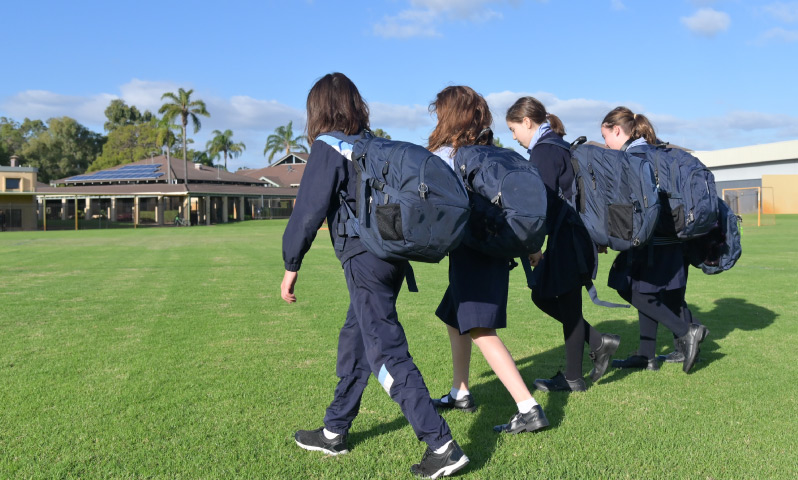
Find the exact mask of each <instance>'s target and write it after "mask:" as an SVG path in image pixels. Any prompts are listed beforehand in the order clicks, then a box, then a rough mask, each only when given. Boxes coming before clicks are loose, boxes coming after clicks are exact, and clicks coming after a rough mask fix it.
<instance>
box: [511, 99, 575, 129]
mask: <svg viewBox="0 0 798 480" xmlns="http://www.w3.org/2000/svg"><path fill="white" fill-rule="evenodd" d="M524 118H529V119H530V120H532V121H533V122H534V123H536V124H538V125H543V124H544V123H546V122H549V124H551V129H552V131H553V132H554V133H556V134H557V135H559V136H561V137H564V136H565V125H563V123H562V120H560V117H558V116H557V115H554V114H553V113H547V112H546V107H544V106H543V104H542V103H540V101H539V100H538V99H536V98H535V97H521V98H519V99H518V100H516V101H515V103H514V104H513V105H512V106H511V107H510V108H509V109H507V115H506V116H505V119H506V120H507V121H508V122H513V123H522V122H523V121H524Z"/></svg>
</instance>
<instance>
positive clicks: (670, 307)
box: [601, 107, 709, 373]
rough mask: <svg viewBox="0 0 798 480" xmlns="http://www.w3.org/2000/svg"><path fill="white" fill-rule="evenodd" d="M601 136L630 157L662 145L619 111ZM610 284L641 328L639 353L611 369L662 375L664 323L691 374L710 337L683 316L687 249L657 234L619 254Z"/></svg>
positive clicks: (640, 121)
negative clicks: (659, 350) (660, 332)
mask: <svg viewBox="0 0 798 480" xmlns="http://www.w3.org/2000/svg"><path fill="white" fill-rule="evenodd" d="M601 136H602V137H604V141H605V142H606V144H607V146H608V147H609V148H612V149H613V150H625V151H627V152H629V153H631V154H635V153H638V154H642V152H643V151H644V150H645V149H646V148H648V146H649V145H653V144H657V143H659V142H658V141H657V136H656V133H655V132H654V126H653V125H652V124H651V122H649V120H648V118H646V117H645V116H644V115H640V114H636V113H634V112H632V111H631V110H629V109H628V108H626V107H617V108H615V109H613V110H612V111H611V112H610V113H608V114H607V115H606V116H605V117H604V120H603V121H602V122H601ZM660 195H661V197H660V201H664V202H667V201H668V200H667V198H663V197H664V194H660ZM663 211H664V210H663ZM665 213H666V214H668V215H670V213H669V212H665ZM660 222H662V218H661V219H660ZM607 283H608V285H609V286H610V287H612V288H614V289H616V290H617V291H618V293H619V294H620V295H621V297H623V298H624V299H625V300H626V301H627V302H629V303H631V304H632V305H633V306H634V307H635V308H636V309H637V311H638V319H639V323H640V346H639V348H638V349H637V351H636V352H634V353H633V354H632V355H630V356H629V357H628V358H626V359H624V360H613V362H612V365H613V366H614V367H618V368H645V369H646V370H659V363H658V362H657V359H656V358H655V356H654V351H655V348H656V342H657V326H658V325H659V324H660V323H661V324H663V325H665V327H667V328H668V329H669V330H670V331H671V332H673V335H674V337H675V344H676V349H677V351H679V352H680V353H681V354H682V355H683V356H684V362H683V364H682V370H684V372H685V373H687V372H689V371H690V369H691V368H692V367H693V365H694V364H695V361H696V358H697V357H698V351H699V345H700V344H701V342H702V341H703V340H704V338H705V337H706V336H707V334H708V333H709V332H708V330H707V329H706V327H704V326H703V325H700V324H697V323H689V321H686V320H685V318H690V315H687V314H686V313H687V312H683V309H684V308H686V305H685V302H684V293H685V288H686V286H687V267H686V264H685V261H684V252H683V249H682V243H681V242H680V241H678V240H672V239H668V238H661V237H657V236H656V230H655V237H654V239H653V240H652V242H651V244H650V245H646V246H644V247H641V248H636V249H632V250H627V251H625V252H621V253H619V254H618V256H617V257H616V258H615V261H614V262H613V264H612V268H611V269H610V275H609V279H608V282H607ZM688 312H689V311H688Z"/></svg>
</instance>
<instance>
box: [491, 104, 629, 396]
mask: <svg viewBox="0 0 798 480" xmlns="http://www.w3.org/2000/svg"><path fill="white" fill-rule="evenodd" d="M506 121H507V126H508V127H509V128H510V131H511V132H513V139H514V140H516V141H517V142H518V143H519V144H521V146H523V147H524V148H526V149H527V151H528V152H529V162H530V163H532V164H533V165H534V166H535V167H537V169H538V172H540V176H541V178H542V179H543V183H544V184H545V185H546V200H547V211H546V229H547V231H548V241H547V243H546V253H545V254H543V255H541V254H540V252H538V253H536V254H533V255H530V258H529V261H530V264H532V266H535V269H534V271H533V281H534V286H533V287H532V301H533V302H534V303H535V305H537V307H538V308H539V309H540V310H541V311H543V312H544V313H546V314H547V315H549V316H550V317H552V318H554V319H555V320H557V321H558V322H560V323H562V330H563V338H564V340H565V365H566V366H565V374H563V373H562V372H557V374H556V375H554V377H552V378H551V379H537V380H535V382H534V385H535V388H537V389H538V390H541V391H544V392H548V391H565V392H582V391H585V390H586V389H587V386H586V385H585V381H584V379H583V378H582V359H583V358H584V344H585V343H587V344H588V346H589V347H590V358H591V360H593V369H592V370H591V372H590V378H591V379H592V380H593V381H594V382H596V381H598V379H599V378H601V376H602V375H604V372H606V370H607V366H608V365H609V361H610V358H611V357H612V355H613V353H615V351H616V350H617V349H618V344H619V342H620V337H619V336H618V335H611V334H601V333H599V331H598V330H596V329H595V328H593V326H591V325H590V323H588V322H587V320H585V318H584V316H583V314H582V287H583V286H585V285H590V284H591V281H592V279H593V277H594V276H595V268H596V265H597V264H598V255H597V250H596V246H595V244H594V243H593V241H592V240H591V239H590V235H589V234H588V232H587V229H586V228H585V226H584V224H583V223H582V220H581V219H580V218H579V214H577V213H576V210H574V209H573V207H571V206H570V205H568V204H567V203H566V202H565V200H564V198H571V196H573V194H574V192H573V191H572V184H573V180H574V168H573V166H572V165H571V154H570V151H569V150H568V149H567V148H563V147H564V146H567V143H564V142H563V144H562V145H558V144H555V143H549V142H550V141H554V142H557V141H561V140H562V137H563V136H564V135H565V127H564V126H563V124H562V121H560V119H559V118H558V117H557V116H556V115H553V114H550V113H548V112H546V107H545V106H543V104H542V103H541V102H540V101H538V100H537V99H536V98H534V97H522V98H519V99H518V100H516V102H515V103H514V104H513V105H512V106H511V107H510V108H509V110H507V115H506Z"/></svg>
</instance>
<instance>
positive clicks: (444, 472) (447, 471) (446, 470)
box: [426, 455, 468, 478]
mask: <svg viewBox="0 0 798 480" xmlns="http://www.w3.org/2000/svg"><path fill="white" fill-rule="evenodd" d="M466 465H468V457H466V456H465V455H463V456H462V457H460V460H458V461H457V463H455V464H454V465H449V466H446V467H443V468H441V469H440V470H438V471H437V472H435V473H434V474H432V475H430V476H429V477H426V478H439V477H448V476H449V475H451V474H453V473H454V472H456V471H458V470H460V469H461V468H463V467H465V466H466Z"/></svg>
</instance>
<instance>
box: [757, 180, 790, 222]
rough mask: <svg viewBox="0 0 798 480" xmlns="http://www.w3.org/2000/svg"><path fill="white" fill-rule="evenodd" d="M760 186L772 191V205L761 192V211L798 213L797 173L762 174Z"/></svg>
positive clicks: (767, 195)
mask: <svg viewBox="0 0 798 480" xmlns="http://www.w3.org/2000/svg"><path fill="white" fill-rule="evenodd" d="M762 188H763V190H767V189H768V188H771V189H772V192H773V195H772V196H773V204H772V205H768V203H769V201H768V198H769V196H770V195H769V194H763V204H764V205H763V210H764V212H763V213H798V175H762Z"/></svg>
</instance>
